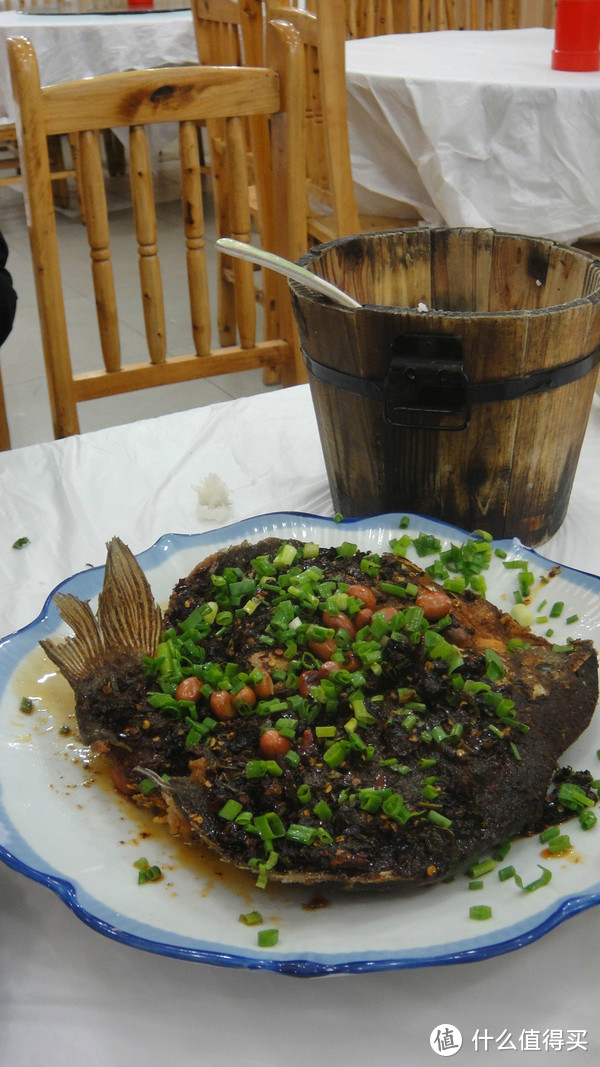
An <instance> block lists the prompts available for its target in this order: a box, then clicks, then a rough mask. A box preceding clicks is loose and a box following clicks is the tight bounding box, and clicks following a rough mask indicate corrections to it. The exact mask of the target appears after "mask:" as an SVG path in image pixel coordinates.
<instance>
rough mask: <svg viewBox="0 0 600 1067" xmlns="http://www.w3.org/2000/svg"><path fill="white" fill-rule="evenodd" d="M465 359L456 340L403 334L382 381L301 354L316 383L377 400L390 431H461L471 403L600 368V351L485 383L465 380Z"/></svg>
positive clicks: (539, 388)
mask: <svg viewBox="0 0 600 1067" xmlns="http://www.w3.org/2000/svg"><path fill="white" fill-rule="evenodd" d="M463 355H464V353H463V345H462V340H461V338H460V337H455V336H452V335H450V334H402V335H400V336H399V337H397V338H395V340H394V341H393V343H392V346H391V358H390V363H389V366H388V370H387V373H386V376H385V378H384V380H383V381H381V380H376V379H373V378H359V377H358V376H357V375H355V374H347V373H346V372H345V371H339V370H336V369H335V368H333V367H328V366H326V365H325V364H323V363H319V362H317V360H314V359H312V358H311V357H310V356H309V355H308V354H307V353H306V352H303V356H304V361H305V364H306V367H307V370H308V371H309V372H310V374H312V375H313V377H314V378H316V379H318V380H319V381H322V382H325V383H326V384H327V385H331V386H333V387H334V388H336V389H344V390H345V391H347V392H351V393H357V394H358V395H360V396H364V397H367V398H369V399H371V400H379V401H380V402H381V403H382V404H383V413H384V418H385V420H386V422H388V423H390V424H391V425H393V426H405V427H412V428H414V429H433V430H464V429H466V427H467V426H468V425H469V421H470V418H471V406H472V405H473V404H474V403H479V404H485V403H489V402H491V401H498V400H517V399H520V398H522V397H528V396H536V395H538V394H540V393H546V392H548V391H550V390H552V389H558V388H560V386H563V385H568V384H570V383H571V382H576V381H579V379H580V378H584V377H585V376H586V374H589V373H590V371H591V370H593V369H594V367H596V366H597V365H598V363H600V346H598V347H597V348H595V349H594V350H593V351H592V352H590V353H589V354H588V355H585V356H581V357H580V358H579V359H576V360H573V361H572V362H570V363H561V364H560V365H559V366H556V367H549V368H546V369H544V370H539V371H532V372H531V374H526V375H524V376H523V377H522V378H501V379H495V380H493V381H489V382H473V381H470V380H469V378H468V377H467V374H466V372H465V370H464V360H463Z"/></svg>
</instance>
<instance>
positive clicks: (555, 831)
mask: <svg viewBox="0 0 600 1067" xmlns="http://www.w3.org/2000/svg"><path fill="white" fill-rule="evenodd" d="M559 833H560V830H559V828H558V826H549V827H548V829H547V830H542V833H541V834H540V844H541V845H546V844H547V843H548V841H552V838H553V837H558V835H559Z"/></svg>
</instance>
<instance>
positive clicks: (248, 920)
mask: <svg viewBox="0 0 600 1067" xmlns="http://www.w3.org/2000/svg"><path fill="white" fill-rule="evenodd" d="M239 921H240V922H241V923H244V925H245V926H257V925H258V924H259V923H261V922H262V921H263V917H262V915H261V914H260V912H259V911H247V912H246V913H245V914H244V915H240V918H239Z"/></svg>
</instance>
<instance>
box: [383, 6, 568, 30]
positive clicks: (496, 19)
mask: <svg viewBox="0 0 600 1067" xmlns="http://www.w3.org/2000/svg"><path fill="white" fill-rule="evenodd" d="M391 3H392V6H393V7H394V32H395V33H415V32H417V33H418V32H421V33H422V32H427V31H428V30H512V29H519V28H523V27H526V26H545V27H548V28H551V27H553V26H554V20H555V14H556V11H555V9H556V0H391Z"/></svg>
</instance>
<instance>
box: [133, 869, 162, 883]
mask: <svg viewBox="0 0 600 1067" xmlns="http://www.w3.org/2000/svg"><path fill="white" fill-rule="evenodd" d="M161 877H162V871H161V869H160V867H157V866H156V864H153V865H152V866H151V867H150V866H147V867H139V868H138V885H145V883H146V882H158V880H159V878H161Z"/></svg>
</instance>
